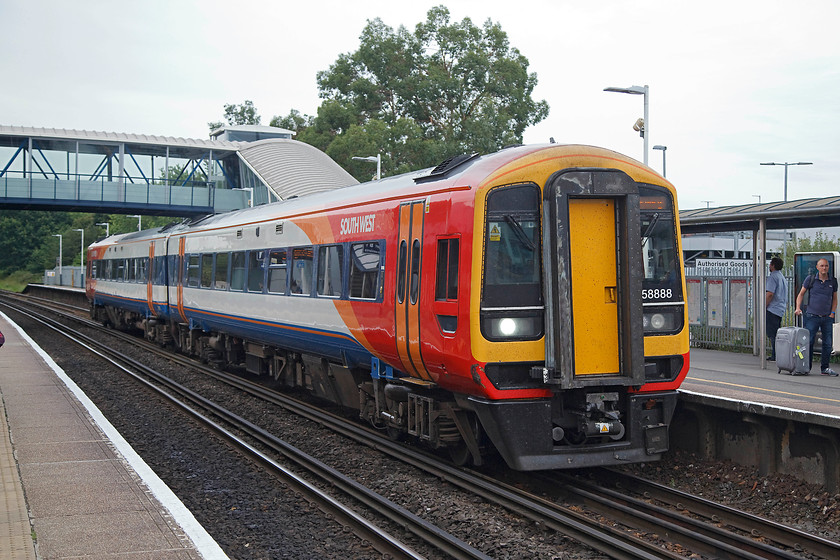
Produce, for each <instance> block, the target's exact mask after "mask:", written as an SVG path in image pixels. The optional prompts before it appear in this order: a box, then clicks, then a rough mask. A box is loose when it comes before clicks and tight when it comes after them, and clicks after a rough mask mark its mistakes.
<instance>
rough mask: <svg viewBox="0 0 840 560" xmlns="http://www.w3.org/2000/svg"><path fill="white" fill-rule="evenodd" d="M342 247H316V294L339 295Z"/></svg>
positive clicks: (341, 281)
mask: <svg viewBox="0 0 840 560" xmlns="http://www.w3.org/2000/svg"><path fill="white" fill-rule="evenodd" d="M343 257H344V247H342V246H341V245H327V246H325V247H319V248H318V295H319V296H329V297H341V289H342V286H343V284H344V282H343V278H344V277H343V274H342V272H343V270H342V264H343V262H344V259H343Z"/></svg>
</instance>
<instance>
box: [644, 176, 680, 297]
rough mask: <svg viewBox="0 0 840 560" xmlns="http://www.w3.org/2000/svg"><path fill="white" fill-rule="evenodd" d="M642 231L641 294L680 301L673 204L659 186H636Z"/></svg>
mask: <svg viewBox="0 0 840 560" xmlns="http://www.w3.org/2000/svg"><path fill="white" fill-rule="evenodd" d="M639 206H640V211H641V213H640V218H641V235H642V267H643V269H644V274H645V276H644V286H643V288H644V289H643V297H642V299H643V300H644V302H645V303H647V302H648V301H649V300H666V301H681V299H682V279H681V278H680V266H679V253H678V252H677V230H676V223H675V222H676V220H675V216H674V209H673V208H674V206H673V202H672V200H671V195H670V193H669V192H668V191H667V190H666V189H663V188H660V187H653V186H649V185H646V186H639Z"/></svg>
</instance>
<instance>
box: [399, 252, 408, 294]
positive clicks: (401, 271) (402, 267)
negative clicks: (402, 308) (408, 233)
mask: <svg viewBox="0 0 840 560" xmlns="http://www.w3.org/2000/svg"><path fill="white" fill-rule="evenodd" d="M407 257H408V251H407V245H406V243H405V241H404V240H403V241H401V242H400V264H399V268H398V270H397V301H399V303H402V302H403V301H404V300H405V268H406V259H407Z"/></svg>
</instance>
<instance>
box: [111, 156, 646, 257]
mask: <svg viewBox="0 0 840 560" xmlns="http://www.w3.org/2000/svg"><path fill="white" fill-rule="evenodd" d="M541 150H552V152H555V153H556V155H557V156H563V155H569V154H575V155H587V156H600V157H606V158H608V159H612V160H616V161H617V162H622V163H624V164H629V165H631V166H638V167H640V168H644V169H645V170H648V171H650V172H652V170H650V169H649V168H647V167H644V165H643V164H641V163H639V162H637V161H635V160H633V159H632V158H629V157H627V156H624V155H621V154H619V153H618V152H614V151H612V150H607V149H605V148H598V147H594V146H584V145H575V144H535V145H527V146H525V145H520V146H513V147H509V148H505V149H502V150H500V151H498V152H494V153H492V154H487V155H477V154H471V155H464V156H457V157H455V158H450V159H449V160H446V161H445V162H443V163H441V164H440V165H438V166H435V167H430V168H426V169H421V170H418V171H411V172H408V173H403V174H401V175H395V176H392V177H386V178H384V179H380V180H378V181H369V182H367V183H360V184H354V185H348V186H344V187H338V188H335V189H332V190H330V191H327V192H318V193H313V194H307V195H303V196H300V197H292V198H288V199H286V200H281V201H279V202H273V203H270V204H264V205H261V206H257V207H255V208H246V209H242V210H233V211H231V212H225V213H222V214H209V215H206V216H203V217H199V218H194V219H190V220H184V221H183V222H181V223H177V224H170V225H168V226H165V227H163V228H155V229H149V230H144V231H140V232H133V233H128V234H121V235H119V236H114V235H112V236H111V237H108V238H106V239H104V240H102V241H101V242H100V243H102V244H112V243H115V242H120V241H122V242H127V241H141V240H145V239H152V238H156V237H160V236H162V235H174V234H178V233H182V232H186V231H195V230H200V229H205V228H206V229H217V228H224V227H235V226H241V225H247V224H257V223H262V222H268V221H272V220H276V219H278V218H280V217H282V216H290V215H296V214H300V213H302V212H307V213H309V212H318V211H322V210H329V209H332V208H339V207H342V206H352V205H354V204H359V203H361V202H364V201H367V200H376V199H387V198H390V197H394V196H410V195H412V194H416V195H417V196H424V193H427V192H429V191H430V190H435V191H440V190H441V189H445V188H447V187H455V186H465V185H469V186H473V187H475V186H478V184H479V183H480V182H482V181H483V180H484V179H486V178H487V177H489V176H490V175H492V173H493V172H494V171H495V170H497V169H499V168H500V167H501V166H503V165H506V164H509V163H510V162H512V161H515V160H516V159H518V158H523V157H525V156H528V155H530V154H533V153H535V152H538V151H541ZM431 185H434V187H431Z"/></svg>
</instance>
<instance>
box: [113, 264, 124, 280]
mask: <svg viewBox="0 0 840 560" xmlns="http://www.w3.org/2000/svg"><path fill="white" fill-rule="evenodd" d="M125 268H126V266H125V259H117V266H116V267H114V280H118V281H120V282H123V281H125Z"/></svg>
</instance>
